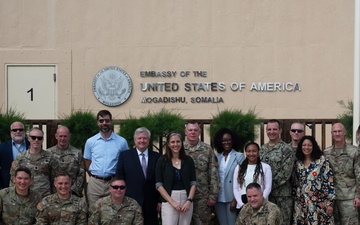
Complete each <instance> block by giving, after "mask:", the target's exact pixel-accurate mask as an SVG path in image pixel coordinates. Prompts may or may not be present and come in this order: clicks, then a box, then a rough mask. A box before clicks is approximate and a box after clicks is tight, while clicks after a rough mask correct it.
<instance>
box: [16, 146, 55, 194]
mask: <svg viewBox="0 0 360 225" xmlns="http://www.w3.org/2000/svg"><path fill="white" fill-rule="evenodd" d="M31 157H32V156H31V154H30V151H29V150H27V151H25V152H23V153H21V154H19V155H17V157H16V159H15V161H14V162H13V164H12V167H11V170H10V174H11V180H13V178H14V175H15V170H16V169H17V168H18V167H20V166H25V167H27V168H29V169H30V170H31V174H32V180H33V184H32V185H31V187H30V188H31V189H32V190H34V191H36V192H38V193H40V195H41V197H42V198H43V197H45V196H47V195H50V194H51V186H52V185H51V169H52V167H53V166H54V159H53V157H52V155H51V153H50V152H47V151H45V150H41V152H40V158H39V159H37V160H33V159H32V158H31ZM10 186H14V183H13V182H10Z"/></svg>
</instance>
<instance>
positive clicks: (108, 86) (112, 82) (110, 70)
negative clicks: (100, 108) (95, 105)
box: [93, 66, 133, 106]
mask: <svg viewBox="0 0 360 225" xmlns="http://www.w3.org/2000/svg"><path fill="white" fill-rule="evenodd" d="M132 86H133V85H132V81H131V78H130V76H129V74H128V73H127V72H126V71H125V70H123V69H121V68H119V67H116V66H109V67H105V68H103V69H101V70H100V71H99V72H98V73H97V74H96V75H95V77H94V81H93V92H94V95H95V97H96V98H97V100H98V101H99V102H101V103H102V104H104V105H106V106H118V105H121V104H123V103H124V102H126V101H127V100H128V99H129V97H130V94H131V91H132Z"/></svg>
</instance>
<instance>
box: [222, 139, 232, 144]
mask: <svg viewBox="0 0 360 225" xmlns="http://www.w3.org/2000/svg"><path fill="white" fill-rule="evenodd" d="M221 142H222V143H230V142H232V140H231V139H227V140H225V139H224V140H221Z"/></svg>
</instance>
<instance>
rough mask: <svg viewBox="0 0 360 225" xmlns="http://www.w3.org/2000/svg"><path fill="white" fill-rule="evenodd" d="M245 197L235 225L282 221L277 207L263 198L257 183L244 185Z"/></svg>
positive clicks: (265, 224)
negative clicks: (245, 202)
mask: <svg viewBox="0 0 360 225" xmlns="http://www.w3.org/2000/svg"><path fill="white" fill-rule="evenodd" d="M246 197H247V199H248V203H247V204H246V205H244V206H243V207H242V209H241V211H240V215H239V216H238V218H237V220H236V225H253V224H256V225H279V224H282V223H283V218H282V216H281V213H280V209H279V207H278V206H277V205H275V204H274V203H272V202H269V201H268V200H266V199H265V198H264V196H263V192H262V190H261V186H260V185H259V184H258V183H250V184H249V185H248V186H246Z"/></svg>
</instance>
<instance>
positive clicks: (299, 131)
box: [291, 129, 304, 134]
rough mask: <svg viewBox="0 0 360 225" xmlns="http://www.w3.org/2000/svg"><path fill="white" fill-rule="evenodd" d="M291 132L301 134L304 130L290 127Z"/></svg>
mask: <svg viewBox="0 0 360 225" xmlns="http://www.w3.org/2000/svg"><path fill="white" fill-rule="evenodd" d="M291 132H293V133H296V132H298V133H299V134H301V133H302V132H304V131H303V130H298V129H291Z"/></svg>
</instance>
